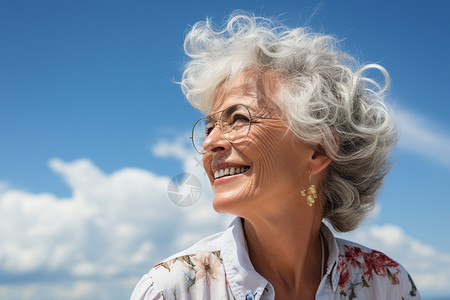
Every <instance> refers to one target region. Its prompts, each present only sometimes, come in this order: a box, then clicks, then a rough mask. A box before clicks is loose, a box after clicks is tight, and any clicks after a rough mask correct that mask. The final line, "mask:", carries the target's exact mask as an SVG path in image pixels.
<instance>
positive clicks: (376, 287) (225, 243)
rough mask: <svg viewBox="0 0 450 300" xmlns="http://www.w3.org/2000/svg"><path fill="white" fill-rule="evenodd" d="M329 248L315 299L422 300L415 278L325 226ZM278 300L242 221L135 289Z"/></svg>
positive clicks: (144, 294)
mask: <svg viewBox="0 0 450 300" xmlns="http://www.w3.org/2000/svg"><path fill="white" fill-rule="evenodd" d="M320 230H321V234H322V236H323V237H324V240H325V242H326V244H327V246H328V251H329V257H328V262H327V272H326V274H325V275H324V277H323V278H322V281H321V283H320V285H319V288H318V290H317V292H316V299H320V300H322V299H341V300H344V299H349V300H350V299H377V300H379V299H399V300H406V299H413V300H416V299H420V295H419V293H418V291H417V289H416V286H415V285H414V283H413V281H412V279H411V277H410V276H409V274H408V273H407V272H406V270H405V269H404V268H403V267H402V266H401V265H399V264H398V263H397V262H395V261H394V260H392V259H391V258H389V257H388V256H386V255H385V254H383V253H381V252H379V251H376V250H371V249H368V248H366V247H364V246H361V245H358V244H355V243H352V242H349V241H346V240H342V239H336V238H335V237H334V236H333V234H332V233H331V231H330V230H329V229H328V228H327V227H326V226H325V225H324V224H322V227H321V229H320ZM153 299H155V300H156V299H158V300H162V299H164V300H172V299H186V300H187V299H212V300H221V299H237V300H251V299H260V300H269V299H275V291H274V288H273V286H272V285H271V284H270V283H269V282H268V281H267V280H266V279H264V278H263V277H262V276H261V275H259V274H258V273H257V272H256V271H255V269H254V268H253V266H252V264H251V262H250V258H249V256H248V252H247V244H246V241H245V237H244V232H243V228H242V220H241V219H240V218H236V219H235V220H234V221H233V223H232V224H231V225H230V227H228V229H227V230H225V231H224V232H222V233H218V234H215V235H212V236H210V237H207V238H206V239H204V240H202V241H200V242H198V243H197V244H195V245H194V246H192V247H191V248H189V249H187V250H185V251H183V252H180V253H178V254H176V255H174V256H172V257H169V258H168V259H166V260H164V261H163V262H162V263H159V264H157V265H156V266H154V267H153V268H152V269H151V270H150V272H149V273H147V274H146V275H144V277H142V279H141V280H140V281H139V283H138V284H137V286H136V288H135V289H134V292H133V294H132V296H131V300H153Z"/></svg>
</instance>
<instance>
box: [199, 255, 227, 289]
mask: <svg viewBox="0 0 450 300" xmlns="http://www.w3.org/2000/svg"><path fill="white" fill-rule="evenodd" d="M191 261H192V263H193V265H194V271H195V281H197V280H200V279H203V278H206V283H207V284H208V285H210V284H211V279H213V280H216V279H218V278H217V276H218V275H219V272H220V268H221V266H222V262H221V261H220V258H219V257H218V256H217V255H216V254H215V253H202V254H196V255H194V256H191Z"/></svg>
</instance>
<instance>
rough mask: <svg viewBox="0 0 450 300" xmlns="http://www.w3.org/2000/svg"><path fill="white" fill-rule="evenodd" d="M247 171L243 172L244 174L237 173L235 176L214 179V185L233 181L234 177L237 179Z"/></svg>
mask: <svg viewBox="0 0 450 300" xmlns="http://www.w3.org/2000/svg"><path fill="white" fill-rule="evenodd" d="M247 171H248V170H247ZM247 171H245V172H244V173H239V174H235V175H231V176H224V177H220V178H217V179H214V185H217V184H222V183H227V182H228V181H231V180H233V179H235V178H236V177H239V176H240V175H243V174H245V173H246V172H247Z"/></svg>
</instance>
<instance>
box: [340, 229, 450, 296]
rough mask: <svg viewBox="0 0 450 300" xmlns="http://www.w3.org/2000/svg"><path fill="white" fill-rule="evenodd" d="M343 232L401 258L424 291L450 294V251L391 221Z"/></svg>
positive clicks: (400, 261)
mask: <svg viewBox="0 0 450 300" xmlns="http://www.w3.org/2000/svg"><path fill="white" fill-rule="evenodd" d="M341 236H342V237H343V238H345V239H349V240H352V241H355V242H357V243H360V244H363V245H365V246H367V247H370V248H373V249H377V250H380V251H383V252H385V253H386V254H387V255H389V256H390V257H392V258H393V259H395V260H397V261H398V262H399V263H401V264H402V265H403V266H404V267H405V268H406V269H407V271H408V272H409V273H410V274H411V276H412V277H413V279H414V281H415V283H416V285H417V287H418V289H419V291H420V292H421V293H422V294H427V295H431V296H437V295H444V294H447V295H448V283H449V282H450V254H448V253H441V252H439V251H437V250H436V249H434V248H433V247H431V246H429V245H425V244H423V243H421V242H420V241H417V240H415V239H413V238H412V237H410V236H408V235H407V234H406V233H405V232H404V231H403V230H402V229H401V228H400V227H398V226H395V225H390V224H386V225H382V226H380V225H372V226H364V227H361V228H360V229H357V230H356V231H354V232H351V233H347V234H341Z"/></svg>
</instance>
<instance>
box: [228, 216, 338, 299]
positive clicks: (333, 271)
mask: <svg viewBox="0 0 450 300" xmlns="http://www.w3.org/2000/svg"><path fill="white" fill-rule="evenodd" d="M320 232H321V234H322V236H323V238H324V240H325V242H326V245H327V247H328V261H327V268H326V274H325V276H324V278H327V277H328V276H330V279H331V285H332V289H333V292H336V290H337V287H338V284H339V277H340V271H339V270H338V268H337V264H338V259H339V250H338V245H337V242H336V238H335V237H334V235H333V233H332V232H331V230H330V229H329V228H328V227H327V226H326V225H325V224H324V223H322V225H321V227H320ZM219 243H220V249H221V256H222V259H223V264H224V267H225V271H226V274H227V279H228V284H229V286H230V289H231V291H232V292H233V295H234V296H235V297H236V299H245V296H246V295H247V294H248V293H252V294H253V295H254V296H255V298H259V296H261V295H262V294H263V292H264V289H265V287H266V286H267V285H268V284H269V285H270V283H269V282H268V281H267V280H266V279H265V278H264V277H262V276H261V275H259V274H258V273H257V272H256V270H255V268H254V267H253V265H252V263H251V261H250V257H249V256H248V248H247V242H246V240H245V234H244V230H243V227H242V219H241V218H240V217H237V218H235V219H234V221H233V222H232V223H231V225H230V226H229V227H228V229H227V230H226V231H225V232H224V234H223V235H222V237H221V239H220V242H219Z"/></svg>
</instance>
